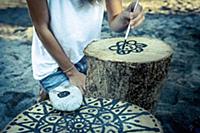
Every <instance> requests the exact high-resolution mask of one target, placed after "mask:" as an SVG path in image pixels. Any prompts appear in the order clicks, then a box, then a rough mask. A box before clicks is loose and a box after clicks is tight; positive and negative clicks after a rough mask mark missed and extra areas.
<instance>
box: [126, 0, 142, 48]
mask: <svg viewBox="0 0 200 133" xmlns="http://www.w3.org/2000/svg"><path fill="white" fill-rule="evenodd" d="M138 3H139V0H136V2H135V6H134V9H133V10H131V12H135V10H136V8H137V5H138ZM130 29H131V23H130V22H129V25H128V28H127V30H126V35H125V38H124V45H123V47H122V49H124V46H125V44H126V40H127V38H128V35H129V32H130Z"/></svg>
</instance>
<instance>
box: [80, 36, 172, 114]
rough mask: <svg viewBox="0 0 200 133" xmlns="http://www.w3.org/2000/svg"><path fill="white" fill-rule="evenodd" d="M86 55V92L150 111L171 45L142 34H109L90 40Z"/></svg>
mask: <svg viewBox="0 0 200 133" xmlns="http://www.w3.org/2000/svg"><path fill="white" fill-rule="evenodd" d="M84 53H85V55H86V57H87V59H88V67H89V68H88V73H87V82H86V87H87V89H88V90H89V91H88V92H87V93H86V95H87V96H93V97H105V98H113V99H121V100H125V101H128V102H132V103H134V104H137V105H139V106H141V107H143V108H145V109H147V110H149V111H152V109H153V107H154V105H155V103H156V100H157V99H158V96H159V91H160V88H161V85H162V82H163V79H164V77H166V74H167V70H168V66H169V64H170V59H171V57H172V49H171V48H170V46H168V45H167V44H165V43H164V42H163V41H160V40H158V39H151V38H146V37H130V38H128V39H127V42H126V43H124V38H111V39H105V40H100V41H96V42H92V43H91V44H89V45H88V46H87V47H86V49H85V50H84Z"/></svg>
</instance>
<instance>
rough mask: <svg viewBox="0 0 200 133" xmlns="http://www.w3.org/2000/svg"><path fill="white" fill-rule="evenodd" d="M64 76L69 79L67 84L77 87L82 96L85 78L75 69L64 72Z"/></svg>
mask: <svg viewBox="0 0 200 133" xmlns="http://www.w3.org/2000/svg"><path fill="white" fill-rule="evenodd" d="M66 75H67V77H68V78H69V82H70V83H71V84H72V85H74V86H77V87H78V88H79V89H80V90H81V92H82V94H84V92H85V79H86V76H85V75H84V74H83V73H81V72H79V71H78V70H77V69H76V68H75V67H74V68H73V69H72V70H70V71H69V72H66Z"/></svg>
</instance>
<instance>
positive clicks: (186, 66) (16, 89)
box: [0, 0, 200, 133]
mask: <svg viewBox="0 0 200 133" xmlns="http://www.w3.org/2000/svg"><path fill="white" fill-rule="evenodd" d="M22 2H23V1H22ZM0 3H1V6H0V90H1V91H0V108H1V110H0V123H1V124H0V129H3V128H4V126H5V125H6V124H7V123H8V122H9V121H10V120H12V118H13V117H15V116H16V115H17V114H18V113H20V112H21V111H23V110H24V109H26V108H28V107H30V106H31V105H33V104H34V102H35V99H36V97H37V93H38V89H39V86H38V83H37V82H36V81H35V80H34V79H33V78H32V68H31V37H32V28H31V21H30V19H29V16H28V13H27V9H26V6H25V4H24V3H20V4H19V3H17V1H16V0H13V1H0ZM141 3H142V5H143V6H144V7H145V11H146V20H145V22H144V23H143V25H142V26H140V28H138V29H136V30H135V31H132V32H131V35H134V36H148V37H152V38H159V39H161V40H163V41H165V42H166V43H168V44H169V45H170V46H171V47H172V48H173V50H174V55H173V59H172V63H171V66H170V69H169V74H168V77H167V80H166V83H165V86H164V87H163V89H162V92H161V98H160V100H159V103H158V106H157V109H156V112H155V115H156V117H157V118H158V119H159V120H160V121H161V123H162V125H163V128H164V131H165V132H166V133H175V132H177V133H180V132H181V133H182V132H198V131H199V128H200V26H199V22H200V1H199V0H194V1H190V0H182V1H181V0H163V1H160V0H159V1H158V0H154V1H153V0H150V1H147V0H143V1H142V2H141ZM124 5H127V4H126V3H125V4H124ZM8 6H9V8H7V7H8ZM116 36H124V33H115V32H112V31H110V29H109V27H108V23H107V19H106V15H105V19H104V22H103V27H102V38H109V37H116Z"/></svg>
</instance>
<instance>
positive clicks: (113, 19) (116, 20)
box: [106, 0, 144, 32]
mask: <svg viewBox="0 0 200 133" xmlns="http://www.w3.org/2000/svg"><path fill="white" fill-rule="evenodd" d="M134 6H135V3H131V4H130V5H129V6H128V7H127V8H126V9H125V10H123V9H122V0H106V8H107V12H108V21H109V25H110V28H111V29H112V30H113V31H117V32H121V31H124V30H125V29H126V28H127V26H128V24H129V22H130V24H131V26H132V27H137V26H138V25H140V24H141V23H142V21H143V20H144V13H143V10H142V7H141V6H140V5H139V4H138V6H137V8H136V11H135V12H132V11H133V9H134Z"/></svg>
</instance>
